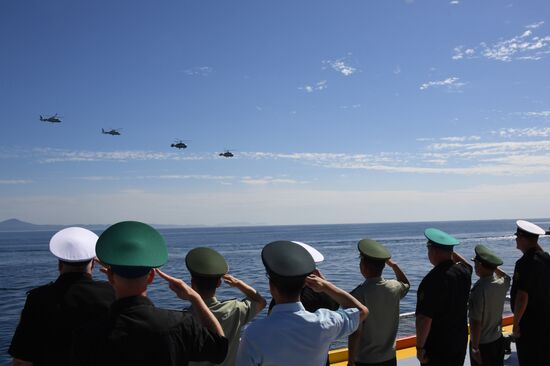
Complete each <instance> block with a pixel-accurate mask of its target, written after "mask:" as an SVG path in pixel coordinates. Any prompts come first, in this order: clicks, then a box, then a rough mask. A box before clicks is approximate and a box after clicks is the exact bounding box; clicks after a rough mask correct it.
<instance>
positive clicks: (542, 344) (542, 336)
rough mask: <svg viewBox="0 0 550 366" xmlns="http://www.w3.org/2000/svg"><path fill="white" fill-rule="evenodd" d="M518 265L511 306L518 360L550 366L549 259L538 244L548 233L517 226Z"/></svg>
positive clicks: (529, 225)
mask: <svg viewBox="0 0 550 366" xmlns="http://www.w3.org/2000/svg"><path fill="white" fill-rule="evenodd" d="M516 225H517V231H516V245H517V248H518V249H519V250H520V251H521V252H522V253H523V256H522V257H521V258H520V259H519V260H518V261H517V262H516V266H515V268H514V279H513V282H512V290H511V291H510V294H511V300H512V301H511V305H512V311H513V312H514V328H513V329H514V330H513V332H514V336H515V338H516V345H517V349H518V360H519V364H520V365H522V366H526V365H527V366H539V365H541V366H542V365H544V366H548V365H550V316H548V310H549V309H550V255H548V253H546V252H544V251H543V250H542V248H541V247H540V245H539V244H538V238H539V235H544V234H545V231H544V230H543V229H541V228H540V227H539V226H537V225H535V224H533V223H531V222H529V221H525V220H518V221H517V222H516Z"/></svg>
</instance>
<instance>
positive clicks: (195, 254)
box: [185, 247, 266, 366]
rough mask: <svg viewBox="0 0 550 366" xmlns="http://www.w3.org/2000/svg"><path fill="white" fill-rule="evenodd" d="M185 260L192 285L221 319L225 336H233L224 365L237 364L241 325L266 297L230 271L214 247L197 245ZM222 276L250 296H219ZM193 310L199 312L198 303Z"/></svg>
mask: <svg viewBox="0 0 550 366" xmlns="http://www.w3.org/2000/svg"><path fill="white" fill-rule="evenodd" d="M185 264H186V266H187V269H188V270H189V272H190V273H191V287H192V288H193V290H195V291H197V293H198V294H199V295H200V296H201V298H202V299H203V301H204V302H205V303H206V305H207V306H208V308H209V309H210V311H211V312H212V314H214V316H215V317H216V318H217V319H218V321H219V322H220V324H221V326H222V328H223V331H224V333H225V336H226V337H227V339H228V340H229V349H228V351H227V357H226V358H225V361H223V362H222V363H221V364H219V365H221V366H233V365H234V364H235V358H236V357H237V349H238V348H239V339H240V337H241V328H242V327H243V326H244V325H245V324H246V323H248V322H250V321H251V320H252V319H253V318H254V317H255V316H256V315H257V314H258V313H259V312H260V311H261V310H262V309H263V308H265V305H266V301H265V299H264V298H263V297H262V295H260V294H259V293H258V292H257V291H256V290H255V289H253V288H252V287H250V286H249V285H247V284H246V283H244V282H243V281H241V280H239V279H238V278H235V277H233V276H231V275H230V274H227V272H228V270H229V267H228V265H227V262H226V261H225V258H224V257H223V256H222V255H221V254H220V253H218V252H217V251H215V250H214V249H210V248H205V247H201V248H194V249H191V250H190V251H189V253H187V256H186V257H185ZM222 279H223V280H224V281H225V283H227V284H228V285H229V286H231V287H235V288H237V289H239V290H240V291H241V292H242V293H243V294H244V295H245V296H246V298H245V299H243V300H237V299H232V300H224V301H218V299H216V289H217V288H218V287H220V285H221V281H222ZM191 311H192V312H193V313H194V314H195V315H197V314H196V309H195V307H192V308H191ZM191 365H195V366H198V365H203V366H207V365H208V366H210V365H214V364H213V363H211V362H201V363H195V362H192V363H191Z"/></svg>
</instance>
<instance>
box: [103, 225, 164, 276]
mask: <svg viewBox="0 0 550 366" xmlns="http://www.w3.org/2000/svg"><path fill="white" fill-rule="evenodd" d="M96 254H97V257H98V258H99V260H100V261H102V262H103V263H105V264H108V265H111V266H130V267H149V268H157V267H160V266H162V265H163V264H165V263H166V261H167V260H168V251H167V249H166V242H165V241H164V238H163V237H162V236H161V235H160V233H159V232H158V231H157V230H155V229H154V228H152V227H151V226H149V225H147V224H144V223H142V222H138V221H123V222H119V223H117V224H114V225H112V226H110V227H108V228H107V230H105V231H104V232H103V234H101V235H100V236H99V239H98V240H97V244H96Z"/></svg>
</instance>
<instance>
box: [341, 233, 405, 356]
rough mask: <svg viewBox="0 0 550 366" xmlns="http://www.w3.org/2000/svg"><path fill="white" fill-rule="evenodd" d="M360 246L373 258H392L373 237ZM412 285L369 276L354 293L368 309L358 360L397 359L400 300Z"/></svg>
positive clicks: (381, 259)
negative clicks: (396, 347) (396, 344)
mask: <svg viewBox="0 0 550 366" xmlns="http://www.w3.org/2000/svg"><path fill="white" fill-rule="evenodd" d="M358 249H359V251H360V252H361V254H362V255H364V256H366V257H368V258H369V259H371V260H380V261H386V260H388V259H390V257H391V255H390V253H389V251H388V250H387V249H386V248H384V247H383V246H382V245H381V244H379V243H378V242H376V241H374V240H370V239H363V240H361V241H360V242H359V243H358ZM409 288H410V285H409V284H406V283H403V282H400V281H397V280H386V279H384V278H383V277H369V278H367V279H366V280H365V282H363V284H361V285H360V286H358V287H357V288H355V289H354V290H353V291H352V292H351V294H352V295H353V296H354V297H355V298H356V299H357V300H359V301H360V302H361V303H362V304H363V305H365V306H366V307H367V308H368V309H369V316H368V317H367V319H366V320H365V321H364V322H363V323H362V325H361V327H362V333H361V340H360V344H359V350H358V353H357V355H356V357H355V361H356V362H358V363H361V364H374V363H381V362H386V361H389V360H392V359H395V357H396V355H395V337H396V335H397V327H398V325H399V302H400V300H401V299H402V298H403V297H404V296H405V295H406V294H407V292H408V291H409Z"/></svg>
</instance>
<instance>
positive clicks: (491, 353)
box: [470, 336, 504, 366]
mask: <svg viewBox="0 0 550 366" xmlns="http://www.w3.org/2000/svg"><path fill="white" fill-rule="evenodd" d="M479 352H481V361H482V362H483V366H503V365H504V337H503V336H500V338H499V339H497V340H496V341H494V342H491V343H485V344H480V345H479ZM470 363H471V364H472V366H480V365H479V364H478V363H477V362H476V361H475V360H474V359H473V357H472V348H470Z"/></svg>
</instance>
